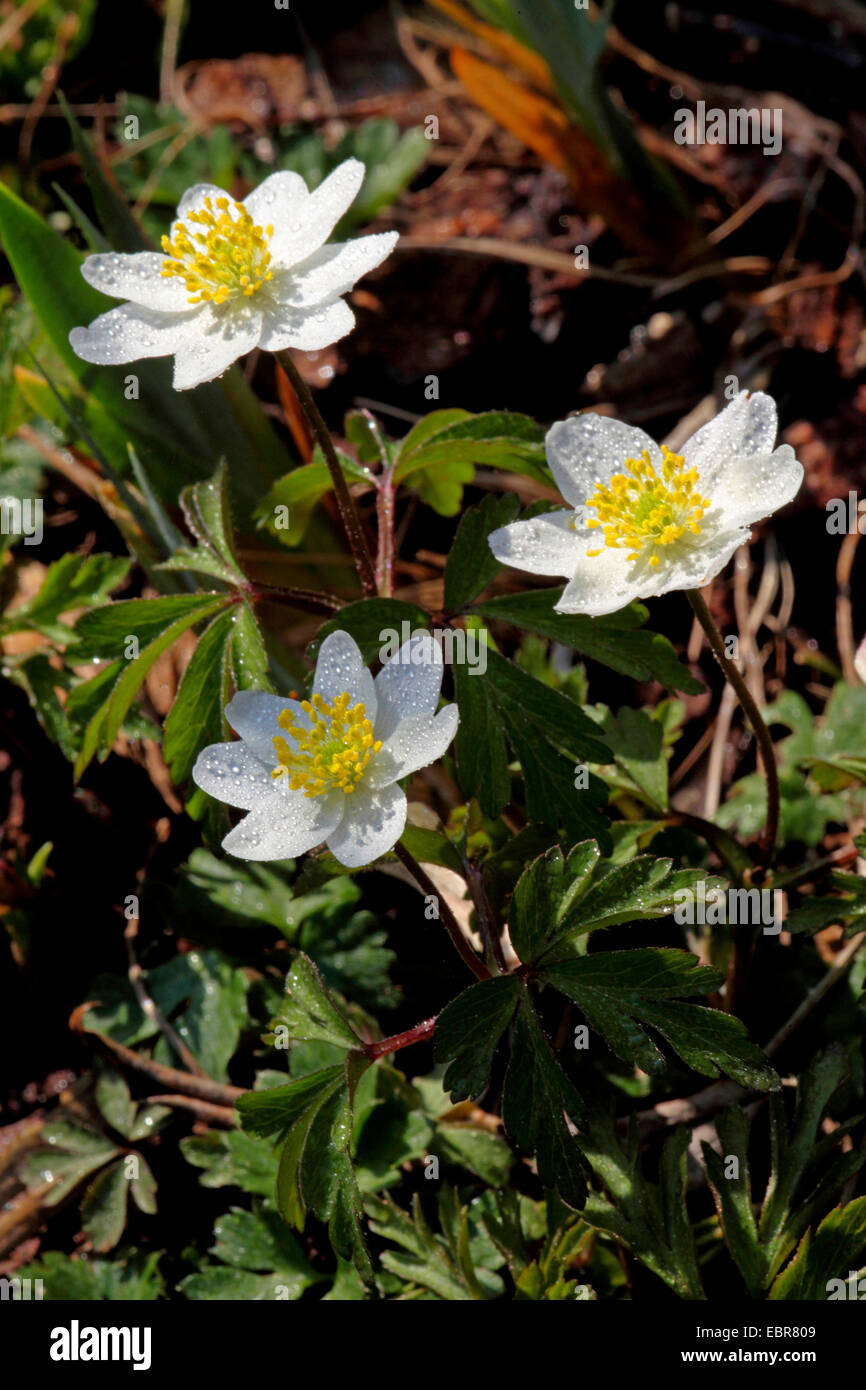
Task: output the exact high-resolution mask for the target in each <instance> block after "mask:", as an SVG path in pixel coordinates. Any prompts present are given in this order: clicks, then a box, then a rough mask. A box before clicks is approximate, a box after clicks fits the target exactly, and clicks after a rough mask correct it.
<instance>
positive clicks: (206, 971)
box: [85, 951, 249, 1081]
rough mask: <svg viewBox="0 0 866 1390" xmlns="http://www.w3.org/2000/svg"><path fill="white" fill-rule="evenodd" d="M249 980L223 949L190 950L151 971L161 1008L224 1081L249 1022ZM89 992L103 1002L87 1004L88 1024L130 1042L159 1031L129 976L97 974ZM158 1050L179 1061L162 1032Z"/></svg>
mask: <svg viewBox="0 0 866 1390" xmlns="http://www.w3.org/2000/svg"><path fill="white" fill-rule="evenodd" d="M248 985H249V982H248V980H247V977H246V975H245V974H244V972H243V970H240V969H238V968H236V967H235V966H233V965H232V964H231V962H230V961H229V960H227V958H226V957H225V956H222V955H221V954H220V953H219V952H218V951H187V952H185V953H184V954H183V955H176V956H174V957H172V959H170V960H168V961H166V962H164V964H162V965H157V966H156V967H155V968H154V969H153V970H150V971H148V972H147V991H148V993H149V994H150V996H151V998H152V999H153V1000H154V1002H155V1003H156V1005H157V1007H158V1008H159V1010H160V1012H161V1013H162V1014H163V1015H164V1016H165V1017H166V1018H170V1019H172V1022H173V1023H174V1026H175V1028H176V1030H177V1032H178V1034H179V1036H180V1037H181V1038H182V1040H183V1041H184V1042H185V1043H186V1045H187V1047H188V1048H189V1049H190V1051H191V1052H192V1054H193V1056H194V1057H196V1058H197V1060H198V1061H199V1062H200V1063H201V1065H202V1067H203V1068H204V1070H205V1071H206V1072H207V1074H208V1076H211V1077H213V1078H214V1079H215V1080H220V1081H224V1080H226V1079H227V1071H226V1068H227V1066H228V1063H229V1061H230V1060H231V1058H232V1056H233V1055H234V1052H235V1050H236V1048H237V1045H238V1039H239V1037H240V1032H241V1029H242V1027H244V1025H245V1024H246V1022H247V1009H246V991H247V988H248ZM90 997H91V998H96V999H99V1000H100V1001H101V1002H100V1003H99V1004H94V1005H93V1007H92V1008H90V1009H88V1011H87V1014H86V1016H85V1017H86V1026H87V1028H89V1029H91V1030H93V1031H95V1032H99V1033H107V1034H108V1035H109V1037H112V1038H115V1039H116V1040H117V1041H118V1042H122V1043H123V1044H124V1045H125V1046H127V1047H130V1046H133V1045H134V1044H136V1043H138V1042H143V1041H145V1040H146V1039H148V1038H152V1037H154V1036H155V1035H157V1034H158V1033H159V1029H158V1027H157V1024H156V1023H155V1022H154V1021H153V1019H151V1018H150V1017H149V1016H148V1015H146V1014H144V1013H143V1012H142V1009H141V1007H140V1005H139V1002H138V999H137V997H136V995H135V993H134V992H133V990H132V988H131V986H130V985H129V983H128V981H127V980H125V979H121V978H118V977H117V976H111V975H109V976H103V977H101V978H99V977H98V978H97V979H96V980H95V981H94V987H93V990H92V991H91V995H90ZM154 1055H155V1057H156V1059H157V1060H158V1061H164V1062H166V1063H168V1064H170V1065H176V1058H175V1057H174V1055H173V1054H172V1053H171V1052H170V1051H169V1049H168V1045H167V1044H166V1042H165V1040H164V1039H163V1038H162V1037H160V1039H159V1042H158V1044H157V1046H156V1049H155V1054H154Z"/></svg>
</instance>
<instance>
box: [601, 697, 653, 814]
mask: <svg viewBox="0 0 866 1390" xmlns="http://www.w3.org/2000/svg"><path fill="white" fill-rule="evenodd" d="M599 714H600V717H599V725H600V727H601V729H602V730H603V731H604V736H605V738H606V739H607V741H608V743H609V744H610V746H611V749H612V751H613V756H614V760H615V762H616V765H617V767H618V768H620V769H621V770H622V771H623V772H624V773H625V774H626V778H627V785H628V786H629V787H630V789H632V790H633V791H634V792H635V793H636V794H637V795H638V796H639V797H640V799H641V800H642V801H643V802H644V803H645V805H647V806H649V807H650V808H651V810H653V811H657V812H659V813H660V814H661V813H663V812H665V811H666V810H667V809H668V760H667V756H666V754H665V749H664V729H663V728H662V725H661V723H660V722H659V720H658V719H657V718H653V716H652V715H651V714H648V713H647V711H646V710H642V709H621V710H618V711H617V713H616V714H614V713H613V711H612V710H608V709H604V710H602V711H599Z"/></svg>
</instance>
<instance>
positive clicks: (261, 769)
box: [192, 739, 278, 811]
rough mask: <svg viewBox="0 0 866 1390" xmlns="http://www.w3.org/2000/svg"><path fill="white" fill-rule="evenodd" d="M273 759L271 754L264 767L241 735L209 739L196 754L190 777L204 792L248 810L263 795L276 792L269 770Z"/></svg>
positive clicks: (255, 804)
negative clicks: (231, 738) (228, 740)
mask: <svg viewBox="0 0 866 1390" xmlns="http://www.w3.org/2000/svg"><path fill="white" fill-rule="evenodd" d="M275 761H276V759H275V757H273V756H272V757H271V759H270V766H268V767H266V766H265V764H264V763H263V762H262V761H261V760H260V759H259V758H257V757H256V755H255V754H254V753H253V751H252V749H251V748H250V747H249V746H248V745H247V744H246V743H244V742H243V740H242V739H236V740H235V741H234V742H233V743H212V744H210V745H209V746H208V747H207V748H203V749H202V751H201V752H200V753H199V755H198V757H197V758H196V761H195V766H194V768H193V770H192V780H193V781H194V782H195V784H196V786H197V787H201V789H202V791H203V792H207V794H208V796H215V797H216V799H217V800H218V801H224V802H225V804H226V805H227V806H238V807H240V808H241V809H242V810H244V811H251V810H252V809H253V807H254V806H258V805H259V803H260V802H261V801H262V800H263V799H264V798H265V797H270V796H272V795H274V794H275V793H278V787H277V783H276V782H275V780H274V778H273V777H272V776H271V773H270V767H271V766H273V765H274V763H275Z"/></svg>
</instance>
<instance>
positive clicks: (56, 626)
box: [0, 554, 129, 658]
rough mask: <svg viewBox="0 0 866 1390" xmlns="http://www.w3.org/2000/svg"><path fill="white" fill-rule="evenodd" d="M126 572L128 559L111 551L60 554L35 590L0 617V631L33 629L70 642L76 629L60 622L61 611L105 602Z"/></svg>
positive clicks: (67, 611)
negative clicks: (30, 595) (30, 596)
mask: <svg viewBox="0 0 866 1390" xmlns="http://www.w3.org/2000/svg"><path fill="white" fill-rule="evenodd" d="M128 572H129V561H128V560H126V559H115V558H114V556H113V555H89V556H85V555H76V554H72V555H64V556H63V558H62V559H60V560H55V561H54V563H53V564H51V565H49V567H48V569H47V570H46V573H45V578H44V579H43V581H42V585H41V587H40V590H39V593H38V594H36V595H35V597H34V598H32V599H30V600H29V601H28V602H27V603H22V604H21V605H20V606H19V607H18V608H15V609H13V610H12V612H11V613H7V614H6V615H5V617H4V618H3V619H2V620H0V632H3V633H9V632H24V631H27V630H29V629H33V630H34V631H36V632H42V633H44V634H45V636H46V637H49V638H50V639H51V640H52V641H54V642H59V643H60V644H61V645H62V646H65V645H66V644H68V643H74V642H75V641H76V637H77V636H78V631H79V629H78V628H77V627H76V629H75V630H74V632H73V629H72V628H71V627H69V626H68V624H66V623H62V622H61V621H60V617H61V614H63V613H69V612H71V611H72V610H73V609H76V608H90V607H93V606H94V605H96V604H100V603H105V602H106V600H107V599H108V596H109V594H110V593H111V591H112V589H116V588H117V586H118V584H121V583H122V582H123V580H124V579H125V578H126V575H127V573H128ZM79 621H83V620H82V619H80V620H79ZM113 654H114V653H112V655H113ZM75 655H76V658H77V657H78V655H79V653H78V652H76V653H75Z"/></svg>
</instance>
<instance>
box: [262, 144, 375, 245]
mask: <svg viewBox="0 0 866 1390" xmlns="http://www.w3.org/2000/svg"><path fill="white" fill-rule="evenodd" d="M364 172H365V171H364V165H363V164H362V163H361V161H360V160H358V159H345V160H344V161H343V163H342V164H339V165H338V166H337V168H336V169H334V171H333V173H331V174H329V175H328V177H327V178H326V179H324V180H323V181H322V182H321V183H320V184H319V186H318V188H316V189H314V190H313V192H312V193H310V194H308V196H307V200H306V202H304V203H303V204H301V206H300V207H299V208H298V210H297V211H296V212H295V213H294V214H293V215H292V216H291V217H290V218H289V219H288V220H283V221H281V222H277V221H276V220H275V219H274V217H272V216H271V215H270V214H269V213H268V211H267V201H266V199H265V198H264V197H263V199H262V204H263V211H262V212H261V214H260V216H259V218H258V220H261V219H262V218H267V220H268V221H269V222H273V224H274V235H273V236H272V238H271V255H272V256H273V258H274V263H275V265H278V266H283V267H286V266H294V265H297V264H298V262H299V261H305V260H306V259H307V257H308V256H312V254H313V252H314V251H318V249H319V247H320V246H324V244H325V242H326V241H327V240H328V237H329V236H330V235H331V232H332V231H333V230H334V228H335V227H336V225H337V223H338V222H339V220H340V218H341V217H342V216H343V214H344V213H345V212H346V211H348V209H349V208H350V207H351V205H352V203H353V202H354V201H355V198H356V197H357V195H358V193H359V191H360V188H361V184H362V183H363V182H364ZM266 182H267V181H266ZM247 201H248V202H249V199H248V200H247ZM256 207H258V201H257V202H256Z"/></svg>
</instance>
